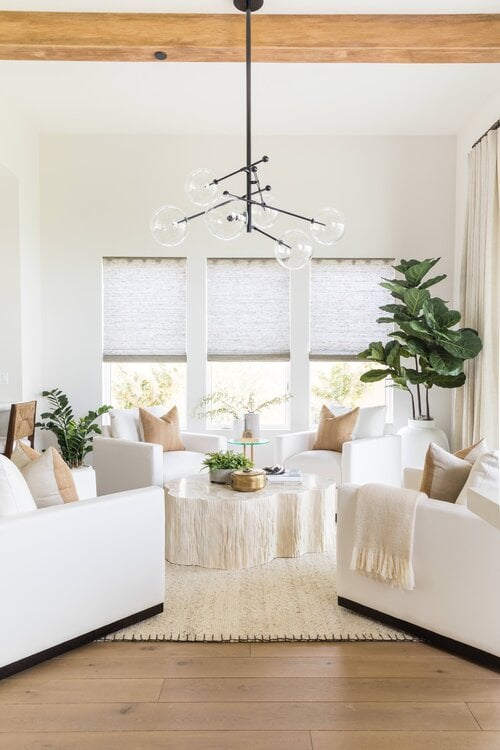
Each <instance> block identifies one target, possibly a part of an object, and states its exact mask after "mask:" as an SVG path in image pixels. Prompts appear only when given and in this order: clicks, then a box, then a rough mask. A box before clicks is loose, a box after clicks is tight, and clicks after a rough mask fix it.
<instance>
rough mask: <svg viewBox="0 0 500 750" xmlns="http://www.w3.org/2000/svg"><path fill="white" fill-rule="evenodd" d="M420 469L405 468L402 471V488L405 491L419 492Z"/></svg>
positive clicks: (421, 472)
mask: <svg viewBox="0 0 500 750" xmlns="http://www.w3.org/2000/svg"><path fill="white" fill-rule="evenodd" d="M422 474H423V471H422V469H416V468H414V467H413V466H407V467H405V468H404V469H403V487H405V488H406V489H407V490H419V489H420V483H421V481H422Z"/></svg>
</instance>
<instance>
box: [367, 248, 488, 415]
mask: <svg viewBox="0 0 500 750" xmlns="http://www.w3.org/2000/svg"><path fill="white" fill-rule="evenodd" d="M439 260H440V258H427V259H426V260H422V261H419V260H402V261H401V262H400V263H399V264H398V265H396V266H393V268H394V270H395V271H397V272H398V273H400V274H401V275H402V276H403V278H398V279H384V281H382V282H381V283H380V286H382V287H384V288H385V289H387V290H388V291H389V292H390V294H391V296H392V297H393V298H394V300H395V302H394V303H391V304H387V305H382V307H381V308H380V309H381V310H382V311H383V312H384V313H385V315H384V316H382V317H380V318H378V319H377V322H378V323H391V324H393V325H394V326H395V330H394V331H393V332H392V333H390V334H389V337H390V339H391V340H390V341H388V342H387V343H383V342H382V341H373V342H372V343H371V344H370V345H369V347H368V348H367V349H365V351H363V352H361V353H360V354H358V357H359V358H360V359H363V360H366V361H369V362H373V363H374V364H376V365H377V367H376V369H373V370H368V372H365V373H363V375H361V380H362V381H363V382H364V383H375V382H376V381H378V380H383V379H385V378H390V379H391V380H392V384H393V385H394V387H396V388H400V389H402V390H404V391H407V392H408V393H409V394H410V397H411V404H412V416H413V419H431V415H430V407H429V391H430V390H431V388H433V387H434V386H436V387H439V388H459V387H460V386H462V385H463V384H464V383H465V373H464V370H463V368H464V362H465V361H466V360H468V359H474V357H477V355H478V354H479V352H480V351H481V349H482V347H483V344H482V342H481V339H480V338H479V336H478V335H477V331H474V330H472V328H455V326H456V325H457V324H458V323H459V322H460V319H461V315H460V313H459V312H458V310H451V309H450V308H449V307H448V305H447V304H446V302H445V301H444V300H442V299H441V298H440V297H433V296H432V295H431V292H430V291H429V289H430V288H431V287H433V286H435V285H436V284H438V283H439V282H440V281H443V280H444V279H445V278H446V274H441V275H439V276H433V277H432V278H429V279H427V280H425V277H426V276H427V274H428V273H429V271H430V270H431V269H432V268H433V267H434V266H435V265H436V263H437V262H438V261H439ZM423 394H424V395H423ZM424 402H425V403H424Z"/></svg>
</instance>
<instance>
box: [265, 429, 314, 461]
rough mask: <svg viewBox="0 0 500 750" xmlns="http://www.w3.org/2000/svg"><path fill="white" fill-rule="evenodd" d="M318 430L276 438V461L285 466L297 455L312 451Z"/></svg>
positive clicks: (289, 433) (291, 433)
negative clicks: (289, 459)
mask: <svg viewBox="0 0 500 750" xmlns="http://www.w3.org/2000/svg"><path fill="white" fill-rule="evenodd" d="M315 436H316V430H308V431H306V432H288V433H286V434H285V435H277V436H276V437H275V438H274V460H275V462H276V463H277V464H281V465H284V463H285V461H286V460H287V459H288V458H291V457H292V456H296V455H297V453H303V452H304V451H310V450H312V447H313V444H314V438H315Z"/></svg>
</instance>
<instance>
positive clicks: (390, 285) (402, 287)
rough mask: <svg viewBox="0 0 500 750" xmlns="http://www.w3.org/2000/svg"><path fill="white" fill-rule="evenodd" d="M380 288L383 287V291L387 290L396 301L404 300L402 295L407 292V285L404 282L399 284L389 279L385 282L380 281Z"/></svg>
mask: <svg viewBox="0 0 500 750" xmlns="http://www.w3.org/2000/svg"><path fill="white" fill-rule="evenodd" d="M380 286H383V287H384V289H388V290H389V291H390V293H391V294H392V296H393V297H396V299H401V300H402V299H404V294H405V292H406V290H407V286H408V285H407V284H406V282H404V281H403V282H400V281H390V280H389V279H388V280H387V281H381V282H380Z"/></svg>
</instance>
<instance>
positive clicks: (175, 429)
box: [139, 406, 185, 453]
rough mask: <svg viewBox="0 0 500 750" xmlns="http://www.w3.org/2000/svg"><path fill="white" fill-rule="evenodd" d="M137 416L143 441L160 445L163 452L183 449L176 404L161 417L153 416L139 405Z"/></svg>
mask: <svg viewBox="0 0 500 750" xmlns="http://www.w3.org/2000/svg"><path fill="white" fill-rule="evenodd" d="M139 417H140V420H141V425H142V429H143V432H144V442H145V443H157V444H159V445H161V446H162V448H163V452H164V453H166V452H167V451H183V450H185V448H184V445H183V444H182V440H181V433H180V426H179V414H178V412H177V407H176V406H173V407H172V408H171V409H170V411H169V412H167V413H166V414H164V415H163V416H162V417H155V416H153V414H150V413H149V412H148V411H146V409H143V408H142V407H141V406H140V407H139Z"/></svg>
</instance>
